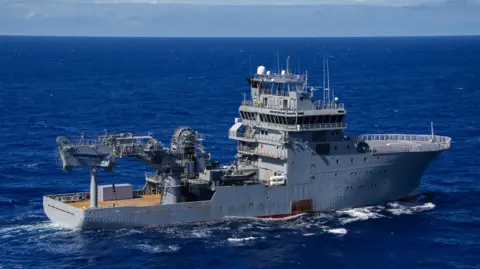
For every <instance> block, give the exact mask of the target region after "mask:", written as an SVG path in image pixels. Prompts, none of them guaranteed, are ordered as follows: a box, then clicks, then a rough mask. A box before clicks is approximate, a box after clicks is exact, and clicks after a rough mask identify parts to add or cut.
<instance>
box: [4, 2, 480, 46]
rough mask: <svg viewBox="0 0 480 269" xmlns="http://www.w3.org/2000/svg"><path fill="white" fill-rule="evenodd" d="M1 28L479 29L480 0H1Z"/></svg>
mask: <svg viewBox="0 0 480 269" xmlns="http://www.w3.org/2000/svg"><path fill="white" fill-rule="evenodd" d="M0 35H46V36H153V37H157V36H158V37H324V36H341V37H344V36H345V37H350V36H433V35H480V0H176V1H174V0H170V1H168V0H0Z"/></svg>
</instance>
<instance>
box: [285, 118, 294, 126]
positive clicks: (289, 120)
mask: <svg viewBox="0 0 480 269" xmlns="http://www.w3.org/2000/svg"><path fill="white" fill-rule="evenodd" d="M287 124H288V125H295V118H294V117H287Z"/></svg>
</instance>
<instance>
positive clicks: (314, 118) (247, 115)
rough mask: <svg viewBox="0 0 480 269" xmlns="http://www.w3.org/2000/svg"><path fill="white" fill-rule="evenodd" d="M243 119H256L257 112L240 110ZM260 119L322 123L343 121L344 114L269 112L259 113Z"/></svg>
mask: <svg viewBox="0 0 480 269" xmlns="http://www.w3.org/2000/svg"><path fill="white" fill-rule="evenodd" d="M240 114H241V116H242V118H243V119H246V120H256V115H257V113H252V112H244V111H241V112H240ZM259 117H260V121H262V122H266V123H275V124H286V125H296V124H299V125H309V124H323V123H340V122H343V121H344V118H345V115H328V116H301V117H289V116H277V115H270V114H259Z"/></svg>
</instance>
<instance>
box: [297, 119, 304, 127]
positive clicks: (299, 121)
mask: <svg viewBox="0 0 480 269" xmlns="http://www.w3.org/2000/svg"><path fill="white" fill-rule="evenodd" d="M304 121H305V117H299V118H298V122H297V123H298V124H300V125H303V124H304V123H303V122H304Z"/></svg>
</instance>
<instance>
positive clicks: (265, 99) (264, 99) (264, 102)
mask: <svg viewBox="0 0 480 269" xmlns="http://www.w3.org/2000/svg"><path fill="white" fill-rule="evenodd" d="M263 105H264V106H266V105H268V98H263Z"/></svg>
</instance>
